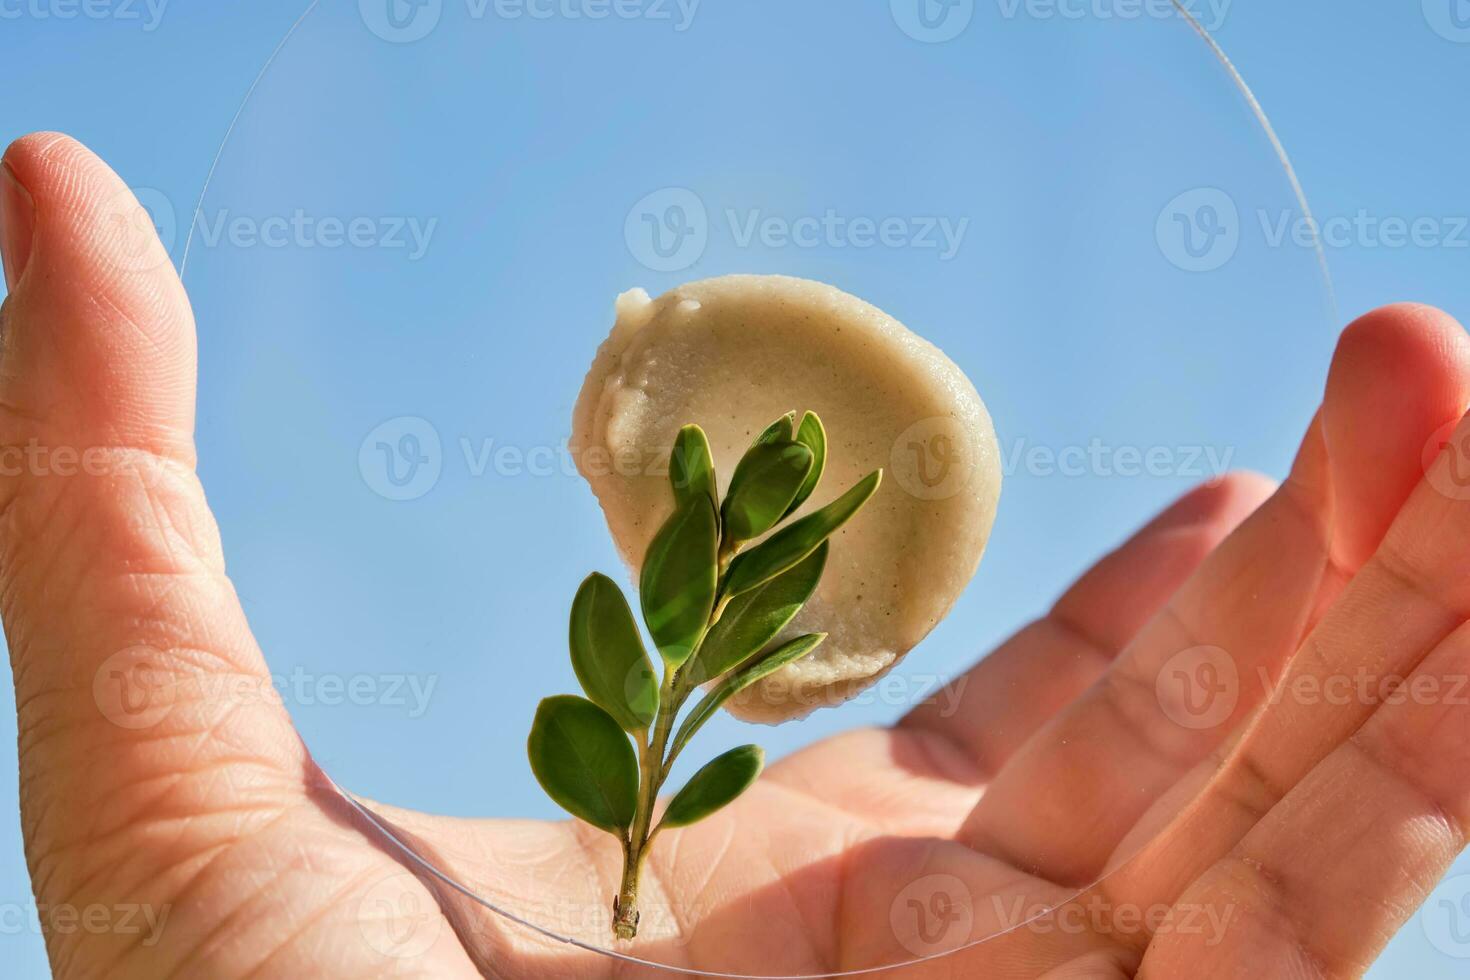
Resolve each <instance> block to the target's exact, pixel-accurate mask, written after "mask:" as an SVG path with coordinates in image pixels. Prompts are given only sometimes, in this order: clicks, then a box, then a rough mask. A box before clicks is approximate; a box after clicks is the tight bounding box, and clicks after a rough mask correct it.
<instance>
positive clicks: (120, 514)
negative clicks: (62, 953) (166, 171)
mask: <svg viewBox="0 0 1470 980" xmlns="http://www.w3.org/2000/svg"><path fill="white" fill-rule="evenodd" d="M0 208H3V211H0V218H3V224H0V244H3V247H4V250H5V272H6V280H7V285H9V287H10V289H11V293H10V295H9V297H8V298H7V300H6V302H5V306H4V310H3V350H0V616H3V620H4V625H5V634H6V637H7V640H8V642H9V646H10V655H11V661H12V666H13V669H14V674H15V686H16V704H17V710H18V712H19V716H20V717H19V732H20V745H19V751H20V768H21V787H22V791H23V795H22V799H21V805H22V819H23V825H24V830H25V834H26V845H27V846H26V850H27V854H28V857H29V860H30V862H31V871H32V875H33V880H34V881H35V883H36V888H37V892H38V899H39V900H41V901H50V902H53V903H55V902H63V901H64V902H76V901H78V900H79V898H78V896H79V894H82V895H85V896H87V897H88V898H96V897H97V896H98V895H101V894H105V893H106V892H107V891H108V890H109V889H110V888H113V887H116V888H126V887H131V886H132V885H134V884H136V882H137V880H138V879H140V878H142V877H144V876H146V875H148V874H152V873H156V869H158V868H169V867H171V866H173V865H175V864H176V858H174V859H171V858H170V856H169V855H165V854H163V853H161V852H160V849H161V848H163V847H165V846H167V847H168V848H170V849H172V851H173V853H174V854H175V855H177V854H180V853H181V854H200V853H205V852H207V851H208V850H209V849H210V846H211V841H210V840H209V835H210V834H223V833H234V834H237V833H239V832H240V831H241V829H242V825H247V826H248V824H249V822H250V821H251V820H254V819H261V820H268V819H270V817H271V810H272V805H271V804H272V803H273V802H275V803H279V804H280V805H282V806H284V805H287V804H288V803H289V801H290V800H291V799H292V798H293V797H297V798H299V795H300V793H301V792H302V790H301V786H302V775H303V772H304V770H305V767H307V766H309V762H308V761H307V759H306V755H305V752H304V749H303V748H302V746H301V744H300V742H299V740H298V739H297V737H296V736H295V734H294V731H293V729H292V727H291V725H290V722H289V720H288V718H287V715H286V713H285V711H284V709H283V708H282V706H281V705H280V703H279V700H278V699H277V698H275V697H274V696H273V695H274V691H273V689H272V688H271V686H270V681H269V675H268V672H267V670H266V667H265V664H264V661H263V659H262V657H261V655H260V651H259V650H258V648H257V647H256V645H255V643H254V641H253V639H252V638H251V635H250V632H249V629H248V627H247V626H246V623H245V619H244V616H243V614H242V612H241V610H240V606H239V603H238V601H237V600H236V597H235V595H234V591H233V589H232V587H231V586H230V583H229V581H228V579H227V578H226V577H225V574H224V565H223V560H222V557H221V551H220V545H219V537H218V532H217V530H216V527H215V524H214V521H213V518H212V517H211V515H210V513H209V509H208V506H207V505H206V503H205V500H204V494H203V491H202V489H201V487H200V484H199V482H198V479H197V478H196V476H195V472H194V451H193V434H192V430H193V418H194V385H195V349H194V344H195V341H194V324H193V319H192V316H191V314H190V311H189V306H188V301H187V300H186V298H185V296H184V292H183V287H182V285H181V284H180V282H179V280H178V277H177V276H176V275H175V273H174V270H173V267H172V265H171V264H170V262H169V259H168V256H167V254H166V252H165V251H164V249H163V246H162V245H161V243H159V241H158V240H157V237H156V235H154V234H153V229H152V225H151V223H150V222H149V221H148V218H147V216H146V213H145V212H143V209H142V208H141V207H140V206H139V205H138V203H137V200H136V199H135V198H134V197H133V195H132V193H131V192H130V191H129V190H128V188H127V187H126V186H125V185H124V184H123V182H122V181H121V180H120V179H119V178H118V177H117V175H116V174H114V173H113V172H112V171H111V170H109V169H108V168H107V167H106V165H104V164H103V163H102V162H101V161H100V160H99V159H98V158H97V157H95V156H94V155H93V154H92V153H91V152H89V151H88V150H87V149H85V148H84V147H83V146H81V145H80V144H79V143H77V142H76V141H74V140H72V139H69V138H67V137H64V136H60V135H56V134H37V135H33V136H28V137H25V138H23V139H21V140H20V141H18V142H16V143H15V144H14V145H12V146H11V147H10V148H9V150H8V151H7V152H6V154H5V157H4V163H3V167H0ZM226 763H228V764H229V767H230V768H229V770H228V774H227V775H226V770H225V769H224V767H225V765H226ZM226 792H228V793H230V794H231V795H233V796H235V797H237V798H236V799H234V800H229V801H224V800H221V799H220V797H221V794H224V793H226ZM210 814H216V815H217V816H215V817H213V818H211V816H210ZM159 827H168V828H169V830H168V832H167V833H164V834H160V833H158V832H157V831H158V828H159ZM181 849H182V850H181ZM129 876H131V877H129ZM123 879H127V882H126V883H124V881H123ZM109 882H111V884H110V885H109V884H108V883H109ZM99 889H100V891H99ZM43 892H44V893H45V894H42V893H43Z"/></svg>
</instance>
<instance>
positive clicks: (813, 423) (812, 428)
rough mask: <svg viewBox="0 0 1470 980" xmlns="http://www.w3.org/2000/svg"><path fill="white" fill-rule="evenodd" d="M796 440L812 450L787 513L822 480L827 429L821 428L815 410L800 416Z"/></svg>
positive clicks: (794, 508) (804, 501)
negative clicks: (805, 471) (801, 482)
mask: <svg viewBox="0 0 1470 980" xmlns="http://www.w3.org/2000/svg"><path fill="white" fill-rule="evenodd" d="M796 441H797V442H799V443H801V444H802V445H803V446H805V447H806V448H808V449H810V450H811V451H812V468H811V472H809V473H808V474H807V475H806V482H805V483H803V484H802V485H801V489H800V490H798V491H796V497H795V498H794V499H793V500H792V501H791V506H790V507H788V508H787V509H786V513H787V514H791V513H794V512H795V511H796V508H798V507H800V506H801V505H802V504H804V503H806V499H807V498H808V497H810V496H811V495H812V491H813V490H815V489H817V484H818V483H820V482H822V471H823V470H824V469H826V468H827V430H826V429H825V428H823V426H822V420H821V419H820V418H818V417H817V413H816V412H807V413H806V414H805V415H803V416H802V417H801V426H800V428H798V429H797V430H796Z"/></svg>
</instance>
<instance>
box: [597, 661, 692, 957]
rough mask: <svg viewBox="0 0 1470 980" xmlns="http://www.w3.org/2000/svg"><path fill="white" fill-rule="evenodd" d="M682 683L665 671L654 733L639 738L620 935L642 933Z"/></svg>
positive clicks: (616, 930)
mask: <svg viewBox="0 0 1470 980" xmlns="http://www.w3.org/2000/svg"><path fill="white" fill-rule="evenodd" d="M680 687H681V685H679V683H678V671H677V670H670V671H668V672H667V673H666V674H665V675H664V683H663V690H662V691H660V692H659V699H658V715H657V716H656V717H655V719H654V723H653V731H652V733H651V736H643V737H640V738H639V739H638V804H637V807H636V809H635V810H634V813H633V826H632V827H631V828H629V831H628V839H627V840H625V841H624V842H623V880H622V884H621V885H620V886H619V889H618V896H617V898H616V899H615V900H614V902H613V934H614V935H615V936H617V938H619V939H632V938H634V937H635V936H637V935H638V877H639V875H640V874H641V872H642V871H643V859H644V858H645V857H646V856H647V854H648V845H649V844H650V843H651V842H652V840H653V836H652V834H651V833H650V832H649V828H650V826H651V825H652V823H653V808H654V805H655V804H656V803H657V802H658V793H659V790H660V789H662V788H663V783H664V779H665V778H666V776H667V773H666V772H665V770H664V753H665V751H666V750H667V748H668V743H669V736H670V735H671V734H672V733H673V730H674V719H675V718H676V717H677V716H678V714H679V709H680V708H681V707H683V702H684V698H685V697H687V692H684V691H681V690H680Z"/></svg>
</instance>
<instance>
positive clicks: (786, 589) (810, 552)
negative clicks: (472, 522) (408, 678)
mask: <svg viewBox="0 0 1470 980" xmlns="http://www.w3.org/2000/svg"><path fill="white" fill-rule="evenodd" d="M826 461H827V434H826V431H825V430H824V429H823V427H822V420H821V419H819V418H818V417H817V416H816V415H815V414H814V413H812V412H807V413H806V414H805V415H804V416H803V417H802V419H801V423H800V425H798V424H797V422H796V413H795V412H792V413H789V414H787V415H783V416H782V417H781V418H779V419H777V420H776V421H775V422H772V423H771V425H770V426H768V427H767V428H766V429H765V431H764V432H762V433H761V434H760V435H759V436H758V437H757V438H756V440H755V442H754V443H753V444H752V445H751V447H750V448H749V449H748V450H746V452H745V455H744V456H743V457H742V458H741V459H740V462H739V463H738V464H737V465H736V467H735V471H734V473H733V474H732V475H731V477H730V485H729V488H728V490H727V491H726V493H725V497H724V500H723V501H722V500H721V499H720V496H719V491H718V489H717V484H716V480H715V469H714V458H713V455H712V454H711V452H710V446H709V440H708V439H707V438H706V437H705V434H704V430H702V429H701V428H700V427H699V426H697V425H686V426H685V427H684V428H683V429H681V430H680V431H679V435H678V438H677V439H676V440H675V443H674V449H673V453H672V456H671V458H670V462H669V481H670V484H671V485H672V488H673V498H674V510H673V513H672V514H671V515H670V516H669V517H668V519H667V520H666V521H665V522H664V524H663V526H662V527H661V528H660V529H659V531H658V533H657V534H656V535H654V538H653V541H652V542H651V543H650V544H649V546H648V551H647V552H646V554H645V555H644V559H643V569H642V572H641V574H640V577H639V583H638V591H639V598H640V605H641V607H642V613H643V621H644V625H645V626H646V627H647V628H648V634H649V636H650V637H651V638H652V639H653V644H654V647H655V648H656V649H657V650H658V652H659V657H660V659H661V660H662V661H663V665H664V669H663V678H662V680H659V679H658V677H657V676H656V675H655V674H654V669H653V663H652V661H651V659H650V658H649V656H648V652H647V650H646V649H645V648H644V645H643V640H642V637H641V636H640V635H639V632H638V625H637V623H636V622H635V621H634V619H633V611H632V609H631V608H630V607H629V605H628V601H627V599H626V598H624V596H623V593H622V590H620V589H619V588H618V586H617V584H616V583H615V582H613V580H612V579H610V578H608V577H607V576H606V575H602V574H600V573H593V574H592V575H589V576H588V577H587V579H586V580H585V581H584V582H583V583H582V585H581V587H580V588H579V589H578V590H577V596H576V598H575V599H574V600H573V601H572V613H571V624H570V630H569V641H570V642H569V645H570V647H571V657H572V669H573V670H574V671H575V673H576V675H577V681H578V682H579V683H580V684H581V685H582V691H583V693H584V694H585V695H586V697H578V696H576V695H558V696H555V697H549V698H546V699H545V700H543V701H542V702H541V704H540V705H539V706H538V707H537V709H536V718H535V720H534V721H533V722H532V725H531V735H530V738H529V739H528V741H527V751H528V754H529V755H530V759H531V771H532V772H533V773H534V774H535V776H536V780H537V782H539V783H540V784H541V786H542V788H543V789H545V790H546V793H547V795H549V796H550V797H551V798H552V799H553V800H555V801H556V803H557V804H558V805H560V806H561V807H562V808H563V809H564V810H566V811H567V812H568V813H570V814H571V815H572V816H574V817H576V818H578V819H580V820H583V821H585V822H587V823H589V824H591V825H592V826H594V827H598V828H600V829H602V830H605V831H607V832H608V833H610V834H612V835H613V836H615V837H616V838H617V839H618V841H619V842H620V843H621V845H622V849H623V876H622V883H621V885H620V887H619V889H618V894H617V895H616V896H615V897H614V899H613V923H612V928H613V934H614V935H615V936H616V937H617V938H619V939H632V938H634V937H635V936H636V935H637V934H638V919H639V912H638V879H639V876H640V874H641V872H642V869H643V863H644V861H645V859H646V858H647V856H648V852H649V849H650V848H651V846H652V844H653V842H654V840H655V839H656V838H657V837H658V835H659V834H660V833H661V832H662V831H663V830H665V829H666V828H673V827H686V826H688V825H690V824H693V823H697V822H698V821H700V820H703V819H704V818H705V817H707V816H709V815H710V814H712V813H714V812H715V811H717V810H719V809H721V808H722V807H724V806H726V805H727V804H729V803H731V802H732V801H734V800H735V799H736V798H737V797H739V796H740V794H742V793H743V792H745V790H746V789H748V788H749V787H750V785H751V784H752V783H754V782H755V780H756V778H757V777H758V776H759V775H760V773H761V769H762V767H763V766H764V764H765V755H764V753H763V752H762V751H761V749H760V748H759V747H758V746H755V745H742V746H740V747H739V748H735V749H731V750H730V751H728V752H725V753H724V754H723V755H720V756H717V757H715V759H713V760H712V761H710V762H709V763H707V764H705V766H704V767H703V768H701V769H700V770H699V771H698V772H696V773H695V774H694V775H693V776H692V777H691V778H690V780H689V782H688V783H686V784H685V785H684V788H683V789H681V790H679V792H678V793H676V794H674V797H673V799H672V800H671V801H670V802H669V804H668V806H667V807H666V808H665V809H664V812H663V815H662V818H661V819H660V820H659V821H658V823H657V824H655V823H654V809H655V806H656V804H657V802H658V796H659V792H660V791H661V790H662V788H663V785H664V782H665V781H666V780H667V779H668V778H669V774H670V772H671V771H672V769H673V767H674V762H675V761H676V760H677V759H678V758H679V756H680V754H681V753H682V752H683V751H684V750H685V749H686V748H687V747H688V745H689V742H690V740H691V739H692V738H693V737H694V735H695V734H696V733H697V732H698V731H699V730H700V728H702V727H703V726H704V724H705V722H707V721H709V719H710V718H711V717H713V716H714V714H715V712H716V711H718V710H719V709H720V707H721V706H722V705H723V704H724V703H725V702H726V701H728V700H730V698H732V697H734V696H735V695H736V694H738V693H740V692H741V691H743V690H745V689H746V688H748V687H750V686H751V685H752V684H755V683H756V682H757V681H759V680H761V679H762V678H763V677H766V676H768V675H769V674H771V673H773V672H774V671H776V670H779V669H780V668H782V667H784V666H786V665H787V664H790V663H795V662H796V661H797V660H800V659H801V658H802V657H804V656H806V655H807V654H809V653H811V652H812V651H813V650H815V649H816V648H817V647H818V646H819V645H820V644H821V642H822V641H823V640H824V639H826V636H827V634H825V633H809V634H806V635H804V636H799V637H796V638H795V639H791V640H787V641H784V642H777V641H776V637H777V635H778V634H779V633H780V632H781V631H782V630H783V629H785V628H786V626H787V625H788V624H789V623H790V622H791V620H792V619H793V618H794V617H795V616H796V614H797V613H798V612H799V611H800V610H801V607H802V606H803V605H804V604H805V603H806V601H807V600H808V599H810V598H811V596H812V593H814V592H815V591H816V588H817V583H818V582H819V581H820V580H821V577H822V571H823V569H824V567H825V566H826V562H827V552H828V550H829V547H830V542H829V540H828V539H829V538H830V537H831V536H832V534H833V533H834V532H835V531H837V529H838V528H840V527H842V525H843V524H845V523H847V522H848V521H849V520H851V519H852V518H853V516H854V515H855V514H857V512H858V511H859V510H860V509H861V508H862V506H863V505H864V504H865V503H867V501H868V499H869V498H871V497H872V495H873V494H874V492H876V491H877V489H878V484H879V482H880V481H881V480H882V478H883V471H882V470H875V471H874V472H872V473H870V474H868V476H866V477H864V478H863V479H862V480H860V481H858V483H857V484H855V485H854V486H853V487H852V488H851V489H849V490H848V491H847V492H846V493H844V494H843V495H842V496H840V497H838V498H837V499H836V500H834V501H832V502H831V503H830V504H827V505H826V506H825V507H822V508H820V509H818V510H815V511H813V512H812V513H810V514H808V515H806V516H805V517H802V518H800V519H799V520H794V521H790V522H789V523H783V522H786V521H787V519H788V518H790V517H791V516H792V514H793V513H794V512H795V511H796V510H797V509H798V508H800V507H801V505H802V504H803V503H805V502H806V500H807V498H808V497H810V496H811V494H812V492H813V491H814V490H816V488H817V484H818V483H819V482H820V480H821V478H822V473H823V471H824V470H825V468H826ZM701 686H705V687H706V688H707V690H706V691H705V694H704V696H703V697H702V698H701V699H700V700H699V701H698V702H697V703H696V704H695V706H694V708H693V710H692V711H690V712H689V713H688V715H687V716H685V718H684V720H683V722H682V723H680V722H679V716H680V714H681V712H682V711H683V709H684V706H685V704H686V702H687V701H688V700H689V698H690V696H691V695H692V694H693V693H694V691H695V689H696V688H699V687H701Z"/></svg>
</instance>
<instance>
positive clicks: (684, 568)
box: [638, 496, 720, 668]
mask: <svg viewBox="0 0 1470 980" xmlns="http://www.w3.org/2000/svg"><path fill="white" fill-rule="evenodd" d="M719 546H720V531H719V526H718V523H717V521H716V519H715V505H714V503H713V502H712V501H711V500H710V499H709V498H708V497H704V496H699V497H691V498H690V499H689V500H686V501H684V502H683V503H682V504H680V505H679V507H678V509H677V510H675V511H674V513H673V514H672V515H671V516H670V517H669V519H668V520H667V521H665V522H664V526H663V527H661V528H659V532H658V534H656V535H654V538H653V542H652V543H651V544H649V546H648V553H647V554H646V555H645V556H644V558H643V573H642V575H640V576H639V583H638V592H639V597H640V599H641V601H642V604H643V621H644V622H645V623H647V624H648V632H649V634H650V635H651V636H652V637H653V642H654V644H655V645H656V646H657V647H658V652H659V654H660V655H661V656H662V657H663V658H664V662H665V663H667V664H668V665H669V667H671V668H673V667H678V666H679V665H680V664H682V663H683V662H684V661H686V660H688V659H689V656H690V654H692V653H693V652H694V648H695V647H696V646H697V645H698V644H699V639H700V637H701V636H703V635H704V629H705V627H706V626H707V625H708V624H709V617H710V613H711V612H713V611H714V607H715V590H716V588H717V587H718V582H719V569H718V560H719V559H718V554H717V553H718V550H719Z"/></svg>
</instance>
